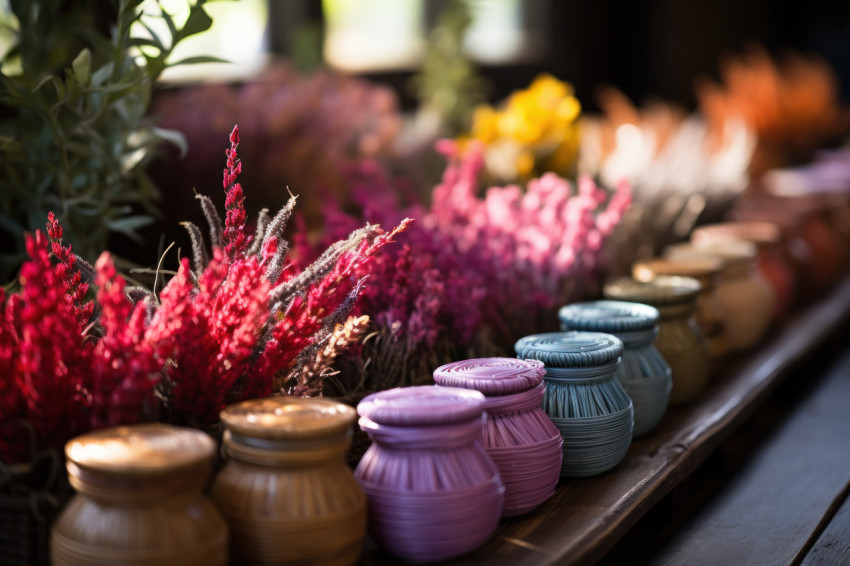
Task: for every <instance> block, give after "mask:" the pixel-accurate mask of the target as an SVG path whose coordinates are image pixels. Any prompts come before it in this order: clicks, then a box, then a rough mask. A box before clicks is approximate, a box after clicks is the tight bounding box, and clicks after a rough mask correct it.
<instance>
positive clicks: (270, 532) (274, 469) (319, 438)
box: [212, 397, 366, 565]
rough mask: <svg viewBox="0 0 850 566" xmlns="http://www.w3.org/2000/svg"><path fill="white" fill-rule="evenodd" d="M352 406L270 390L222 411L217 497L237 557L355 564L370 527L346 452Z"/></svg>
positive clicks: (257, 561)
mask: <svg viewBox="0 0 850 566" xmlns="http://www.w3.org/2000/svg"><path fill="white" fill-rule="evenodd" d="M356 416H357V413H356V412H355V410H354V409H353V408H352V407H349V406H348V405H344V404H342V403H337V402H334V401H330V400H327V399H304V398H296V397H271V398H267V399H255V400H251V401H243V402H241V403H237V404H235V405H231V406H229V407H227V408H226V409H225V410H224V411H222V413H221V422H222V424H223V425H224V427H225V432H224V454H225V456H226V457H227V458H229V461H228V462H227V464H225V466H224V468H223V469H222V470H221V472H220V473H219V474H218V477H217V478H216V481H215V483H214V485H213V489H212V498H213V500H214V501H215V503H216V505H218V507H219V509H220V510H221V512H222V514H223V515H224V516H225V519H226V520H227V522H228V523H229V525H230V529H231V541H232V543H231V554H232V556H233V561H234V563H237V564H305V565H307V564H323V565H346V564H353V563H355V562H356V561H357V559H358V558H359V556H360V552H361V550H362V546H363V538H364V536H365V534H366V496H365V495H364V494H363V492H362V491H361V489H360V486H359V485H358V483H357V481H356V480H355V479H354V476H353V475H352V473H351V470H350V469H349V468H348V466H346V465H345V461H344V456H345V452H346V450H347V449H348V446H349V444H350V441H351V440H350V439H351V437H350V434H349V433H350V430H351V425H352V424H353V423H354V420H355V418H356Z"/></svg>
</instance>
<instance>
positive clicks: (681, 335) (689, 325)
mask: <svg viewBox="0 0 850 566" xmlns="http://www.w3.org/2000/svg"><path fill="white" fill-rule="evenodd" d="M699 292H700V284H699V281H697V280H696V279H694V278H692V277H672V276H659V277H656V278H655V279H652V280H651V281H647V282H642V281H635V280H634V279H630V278H623V279H618V280H617V281H614V282H613V283H609V284H607V285H605V287H604V290H603V293H604V295H605V298H607V299H613V300H618V301H631V302H635V303H644V304H647V305H651V306H653V307H655V308H656V309H658V313H659V319H658V338H656V340H655V347H656V348H658V351H659V352H661V355H662V356H663V357H664V360H665V361H666V362H667V363H668V364H669V365H670V369H671V370H672V374H673V375H672V377H673V390H672V391H671V392H670V404H671V405H679V404H682V403H689V402H691V401H694V400H695V399H697V398H698V397H699V394H700V393H701V392H702V389H703V387H704V386H705V383H706V381H707V380H708V371H709V350H708V341H706V339H705V336H703V334H702V331H701V330H700V329H699V327H698V326H697V324H696V321H695V320H694V311H695V310H696V299H697V296H698V295H699Z"/></svg>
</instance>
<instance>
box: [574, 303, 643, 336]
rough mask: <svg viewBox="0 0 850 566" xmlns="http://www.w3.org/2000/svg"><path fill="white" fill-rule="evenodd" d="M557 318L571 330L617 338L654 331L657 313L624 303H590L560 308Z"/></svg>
mask: <svg viewBox="0 0 850 566" xmlns="http://www.w3.org/2000/svg"><path fill="white" fill-rule="evenodd" d="M558 318H560V319H561V322H562V323H563V324H565V325H566V326H567V327H568V328H569V329H570V330H589V331H594V332H611V333H614V334H616V333H618V332H636V331H638V330H648V329H651V328H654V327H655V325H656V324H657V323H658V309H656V308H655V307H651V306H649V305H644V304H640V303H629V302H625V301H589V302H586V303H573V304H571V305H566V306H563V307H561V309H560V310H559V311H558Z"/></svg>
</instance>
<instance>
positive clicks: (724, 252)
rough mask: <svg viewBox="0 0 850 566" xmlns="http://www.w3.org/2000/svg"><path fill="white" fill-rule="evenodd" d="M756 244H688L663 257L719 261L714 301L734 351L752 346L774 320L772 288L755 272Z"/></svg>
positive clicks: (726, 242) (668, 248)
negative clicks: (711, 258) (718, 305)
mask: <svg viewBox="0 0 850 566" xmlns="http://www.w3.org/2000/svg"><path fill="white" fill-rule="evenodd" d="M756 253H757V250H756V245H755V244H754V243H752V242H745V241H742V240H727V241H724V242H717V243H716V244H713V245H711V246H706V247H702V248H694V247H693V246H690V245H688V244H678V245H675V246H668V247H667V248H665V250H664V255H665V257H668V258H672V259H676V258H680V259H681V258H693V257H705V256H709V257H716V258H718V259H720V260H721V261H722V262H723V271H722V272H721V279H720V284H719V285H718V286H717V298H718V300H719V301H720V304H721V305H722V307H723V312H724V313H725V314H726V343H727V344H728V346H729V351H733V352H737V351H742V350H747V349H749V348H752V347H753V346H755V345H756V344H757V343H758V342H759V340H761V337H762V336H763V335H764V333H765V332H766V331H767V328H768V326H769V324H770V322H771V321H772V320H773V318H774V316H773V315H774V312H775V300H774V295H773V289H772V288H771V287H770V285H768V283H767V282H766V281H765V280H764V278H762V276H761V275H760V274H759V273H758V272H757V270H756Z"/></svg>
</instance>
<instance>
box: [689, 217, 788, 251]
mask: <svg viewBox="0 0 850 566" xmlns="http://www.w3.org/2000/svg"><path fill="white" fill-rule="evenodd" d="M781 238H782V230H781V229H780V228H779V225H778V224H776V223H774V222H766V221H758V220H750V221H743V220H739V221H734V222H718V223H716V224H704V225H702V226H699V227H697V228H694V231H693V232H691V242H693V244H694V245H695V246H696V247H698V248H702V247H706V246H711V245H712V244H714V243H716V242H723V241H727V240H745V241H748V242H755V243H756V244H776V243H777V242H779V241H780V240H781Z"/></svg>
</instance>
